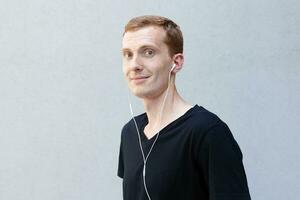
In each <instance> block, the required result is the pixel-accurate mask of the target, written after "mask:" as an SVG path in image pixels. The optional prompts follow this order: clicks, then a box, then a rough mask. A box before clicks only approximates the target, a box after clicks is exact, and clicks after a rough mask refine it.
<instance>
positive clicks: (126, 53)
mask: <svg viewBox="0 0 300 200" xmlns="http://www.w3.org/2000/svg"><path fill="white" fill-rule="evenodd" d="M123 57H124V58H127V59H128V58H130V57H132V53H131V52H129V51H124V52H123Z"/></svg>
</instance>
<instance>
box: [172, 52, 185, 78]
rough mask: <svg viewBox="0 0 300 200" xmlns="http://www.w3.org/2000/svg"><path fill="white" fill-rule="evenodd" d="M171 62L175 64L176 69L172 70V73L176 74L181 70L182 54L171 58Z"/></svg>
mask: <svg viewBox="0 0 300 200" xmlns="http://www.w3.org/2000/svg"><path fill="white" fill-rule="evenodd" d="M172 59H173V62H174V63H175V64H176V67H175V68H174V69H173V73H177V72H179V71H180V70H181V69H182V66H183V62H184V56H183V54H182V53H177V54H175V55H174V56H173V58H172Z"/></svg>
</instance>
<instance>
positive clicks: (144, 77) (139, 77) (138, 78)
mask: <svg viewBox="0 0 300 200" xmlns="http://www.w3.org/2000/svg"><path fill="white" fill-rule="evenodd" d="M146 78H149V76H135V77H132V78H130V80H142V79H146Z"/></svg>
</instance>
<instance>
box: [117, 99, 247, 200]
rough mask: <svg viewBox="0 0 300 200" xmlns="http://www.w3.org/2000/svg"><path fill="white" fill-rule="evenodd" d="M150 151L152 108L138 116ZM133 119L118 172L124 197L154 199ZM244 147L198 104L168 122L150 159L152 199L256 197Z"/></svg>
mask: <svg viewBox="0 0 300 200" xmlns="http://www.w3.org/2000/svg"><path fill="white" fill-rule="evenodd" d="M135 119H136V122H137V124H138V127H139V131H140V134H141V140H142V147H143V150H144V152H145V155H147V154H148V152H149V150H150V147H151V145H152V143H153V142H154V140H155V138H156V135H155V136H154V137H152V138H150V139H147V137H146V136H145V134H144V132H143V130H144V128H145V126H146V125H147V123H148V118H147V115H146V113H143V114H141V115H139V116H136V117H135ZM137 134H138V133H137V131H136V128H135V125H134V122H133V120H132V119H131V120H130V121H129V122H128V123H127V124H126V125H125V126H124V127H123V129H122V134H121V145H120V154H119V166H118V176H119V177H121V178H123V199H124V200H148V198H147V195H146V192H145V189H144V185H143V177H142V176H143V175H142V171H143V158H142V153H141V150H140V147H139V140H138V135H137ZM242 159H243V155H242V152H241V150H240V148H239V146H238V144H237V142H236V141H235V139H234V138H233V136H232V134H231V132H230V130H229V128H228V126H227V125H226V124H225V123H224V122H223V121H222V120H220V119H219V118H218V116H216V115H215V114H213V113H211V112H209V111H208V110H206V109H205V108H203V107H202V106H198V105H195V106H194V107H193V108H191V109H189V110H188V111H187V112H186V113H185V114H184V115H182V116H181V117H179V118H178V119H176V120H175V121H173V122H171V123H170V124H168V125H167V126H165V127H164V128H163V129H162V130H161V131H160V135H159V137H158V140H157V141H156V143H155V145H154V147H153V149H152V152H151V153H150V156H149V158H148V161H147V165H146V169H147V170H146V183H147V188H148V192H149V194H150V197H151V199H152V200H169V199H170V200H250V195H249V191H248V185H247V179H246V174H245V171H244V166H243V163H242Z"/></svg>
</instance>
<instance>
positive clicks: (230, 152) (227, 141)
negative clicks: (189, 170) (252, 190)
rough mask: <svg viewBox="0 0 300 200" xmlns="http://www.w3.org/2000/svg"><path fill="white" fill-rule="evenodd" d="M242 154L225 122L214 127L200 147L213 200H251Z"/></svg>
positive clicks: (202, 167)
mask: <svg viewBox="0 0 300 200" xmlns="http://www.w3.org/2000/svg"><path fill="white" fill-rule="evenodd" d="M242 159H243V155H242V152H241V150H240V148H239V146H238V144H237V142H236V141H235V139H234V138H233V136H232V134H231V131H230V130H229V128H228V126H227V125H226V124H225V123H224V122H218V123H217V124H215V125H213V126H212V127H210V128H209V129H208V130H207V131H205V134H204V135H203V138H202V139H201V140H198V141H197V144H196V162H197V164H198V166H199V168H200V170H201V172H202V177H204V181H205V182H206V185H207V188H208V193H209V197H210V198H209V199H210V200H250V199H251V198H250V194H249V190H248V184H247V178H246V174H245V170H244V166H243V162H242Z"/></svg>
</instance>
